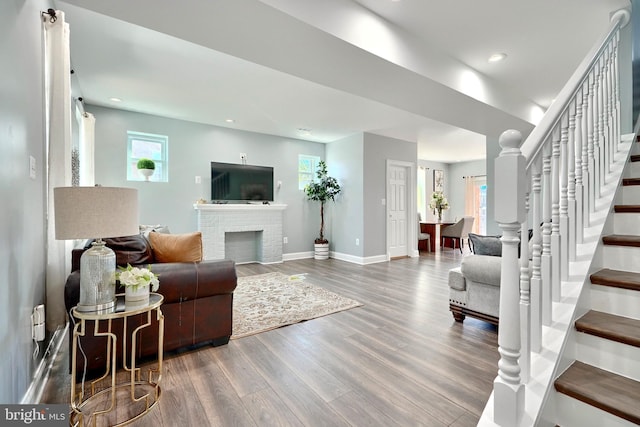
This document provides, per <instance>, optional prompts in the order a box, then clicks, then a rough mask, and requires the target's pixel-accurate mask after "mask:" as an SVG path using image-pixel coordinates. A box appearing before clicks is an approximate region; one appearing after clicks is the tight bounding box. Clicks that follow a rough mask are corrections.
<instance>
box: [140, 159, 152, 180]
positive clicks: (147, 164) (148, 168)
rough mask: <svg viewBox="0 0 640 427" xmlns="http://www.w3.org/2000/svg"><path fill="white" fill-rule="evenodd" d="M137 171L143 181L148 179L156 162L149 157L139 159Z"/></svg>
mask: <svg viewBox="0 0 640 427" xmlns="http://www.w3.org/2000/svg"><path fill="white" fill-rule="evenodd" d="M137 167H138V171H140V173H141V174H142V176H144V180H145V181H149V177H151V175H153V172H154V171H155V169H156V164H155V162H154V161H153V160H151V159H144V158H143V159H140V160H138V163H137Z"/></svg>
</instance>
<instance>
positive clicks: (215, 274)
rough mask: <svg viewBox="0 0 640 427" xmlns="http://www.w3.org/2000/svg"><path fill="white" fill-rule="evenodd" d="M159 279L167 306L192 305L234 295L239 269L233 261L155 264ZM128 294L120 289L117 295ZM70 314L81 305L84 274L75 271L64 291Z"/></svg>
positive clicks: (154, 270)
mask: <svg viewBox="0 0 640 427" xmlns="http://www.w3.org/2000/svg"><path fill="white" fill-rule="evenodd" d="M151 271H152V272H154V273H155V274H157V275H159V279H160V288H159V289H158V293H160V294H162V295H163V296H164V303H165V304H169V303H174V302H181V301H188V300H193V299H197V298H205V297H209V296H213V295H222V294H232V293H233V291H234V290H235V288H236V285H237V276H236V266H235V262H233V261H231V260H211V261H201V262H168V263H157V264H151ZM122 292H124V291H123V289H122V288H117V289H116V293H122ZM64 298H65V306H66V308H67V312H68V311H69V310H70V309H71V308H72V307H74V306H75V305H77V304H78V301H80V271H79V270H76V271H73V272H72V273H71V274H70V275H69V277H68V278H67V282H66V284H65V288H64Z"/></svg>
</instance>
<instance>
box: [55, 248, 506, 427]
mask: <svg viewBox="0 0 640 427" xmlns="http://www.w3.org/2000/svg"><path fill="white" fill-rule="evenodd" d="M461 258H462V255H461V254H460V253H459V251H458V250H451V249H446V250H445V251H444V252H443V253H436V254H434V253H423V256H421V257H419V258H404V259H398V260H394V261H391V262H388V263H379V264H372V265H367V266H359V265H356V264H351V263H347V262H343V261H338V260H334V259H329V260H327V261H315V260H312V259H309V260H299V261H288V262H285V263H282V264H275V265H259V264H246V265H239V266H238V267H237V271H238V275H239V276H247V275H252V274H260V273H266V272H271V271H280V272H283V273H285V274H296V273H307V280H308V281H310V282H312V283H314V284H317V285H320V286H323V287H325V288H327V289H329V290H331V291H334V292H336V293H339V294H341V295H344V296H346V297H349V298H353V299H355V300H357V301H360V302H361V303H363V304H364V306H363V307H358V308H354V309H351V310H347V311H344V312H340V313H336V314H332V315H329V316H325V317H321V318H318V319H313V320H309V321H307V322H303V323H299V324H296V325H291V326H287V327H284V328H280V329H276V330H273V331H269V332H264V333H261V334H258V335H253V336H249V337H245V338H240V339H237V340H232V341H231V342H230V343H229V344H228V345H226V346H221V347H216V348H212V347H205V348H202V349H199V350H196V351H192V352H188V353H183V354H180V355H175V356H169V357H167V358H166V359H165V364H164V368H165V370H164V376H163V380H162V396H161V399H160V402H159V403H158V407H157V408H154V409H153V410H152V411H151V413H149V414H148V415H147V416H145V417H143V418H141V419H140V420H138V421H136V422H134V423H132V424H131V425H132V426H157V427H161V426H167V427H169V426H172V427H173V426H275V425H277V426H289V425H290V426H396V425H397V426H455V427H463V426H475V425H476V424H477V422H478V419H479V417H480V415H481V413H482V410H483V408H484V405H485V402H486V401H487V399H488V397H489V394H490V393H491V390H492V383H493V380H494V378H495V377H496V374H497V363H498V359H499V357H498V350H497V347H498V346H497V331H496V328H495V327H493V326H492V325H490V324H488V323H484V322H481V321H479V320H475V319H469V318H467V319H466V320H465V321H464V324H460V323H456V322H454V320H453V317H452V315H451V313H450V312H449V310H448V290H447V275H448V270H449V269H450V268H452V267H455V266H457V265H459V263H460V260H461ZM62 348H63V349H65V353H66V348H67V347H66V346H63V347H62ZM67 357H68V354H62V355H61V356H60V357H59V358H58V360H57V361H56V366H55V372H54V374H53V375H52V377H51V378H50V380H49V383H48V386H47V390H46V392H45V396H44V397H43V402H46V403H66V402H68V401H69V385H68V382H69V375H67V370H66V367H67V359H66V358H67Z"/></svg>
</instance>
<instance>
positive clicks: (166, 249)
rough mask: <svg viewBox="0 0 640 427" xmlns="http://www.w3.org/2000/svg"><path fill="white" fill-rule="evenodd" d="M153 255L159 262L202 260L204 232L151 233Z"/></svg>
mask: <svg viewBox="0 0 640 427" xmlns="http://www.w3.org/2000/svg"><path fill="white" fill-rule="evenodd" d="M149 242H150V243H151V249H152V250H153V255H154V256H155V258H156V261H158V262H199V261H202V233H201V232H199V231H196V232H195V233H187V234H165V233H158V232H155V231H154V232H151V233H149Z"/></svg>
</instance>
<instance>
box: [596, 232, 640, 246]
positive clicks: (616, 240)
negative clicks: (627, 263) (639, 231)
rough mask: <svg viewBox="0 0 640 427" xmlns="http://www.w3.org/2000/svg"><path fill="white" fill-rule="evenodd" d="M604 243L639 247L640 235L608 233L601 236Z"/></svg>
mask: <svg viewBox="0 0 640 427" xmlns="http://www.w3.org/2000/svg"><path fill="white" fill-rule="evenodd" d="M602 242H603V243H604V244H605V245H614V246H634V247H640V236H638V235H633V234H610V235H608V236H604V237H603V238H602Z"/></svg>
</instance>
